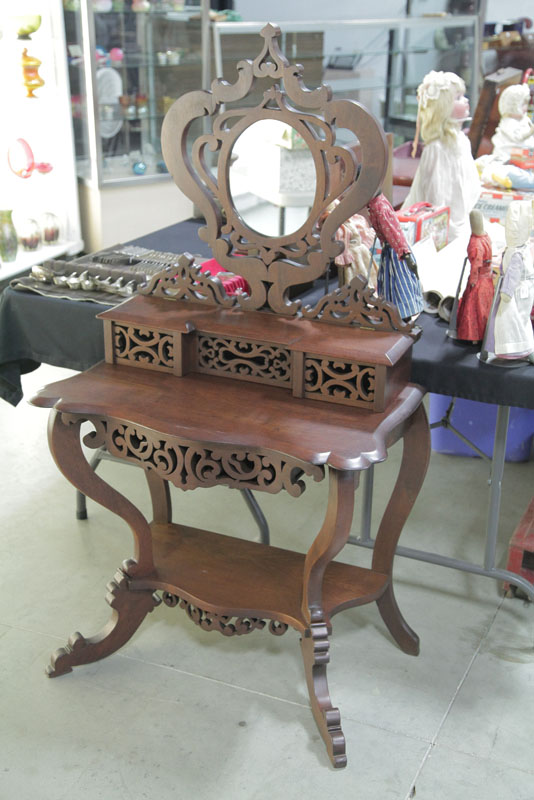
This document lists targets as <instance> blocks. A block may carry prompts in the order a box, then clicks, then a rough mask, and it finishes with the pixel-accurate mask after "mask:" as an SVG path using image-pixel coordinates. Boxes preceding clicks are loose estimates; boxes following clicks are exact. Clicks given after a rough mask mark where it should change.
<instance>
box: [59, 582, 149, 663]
mask: <svg viewBox="0 0 534 800" xmlns="http://www.w3.org/2000/svg"><path fill="white" fill-rule="evenodd" d="M129 583H130V582H129V580H128V578H127V576H126V575H125V574H124V573H123V572H121V570H118V571H117V573H116V574H115V577H114V580H112V581H111V582H110V583H108V585H107V589H108V594H107V595H106V601H107V602H108V604H109V605H110V606H111V608H112V609H113V614H112V615H111V619H110V620H109V622H107V624H106V625H105V626H104V627H103V628H102V630H101V631H100V632H99V633H97V634H96V636H91V637H90V638H89V639H86V638H85V637H84V636H82V634H81V633H74V634H73V635H72V636H71V637H70V639H69V641H68V643H67V646H66V647H60V648H59V650H56V652H55V653H54V654H53V656H52V659H51V662H50V665H49V666H48V667H47V670H46V672H47V675H48V676H49V677H50V678H56V677H57V676H58V675H64V674H65V673H67V672H72V668H73V667H77V666H79V665H80V664H90V663H91V662H92V661H99V660H100V659H101V658H105V657H106V656H109V655H111V653H114V652H115V651H116V650H118V649H119V648H120V647H122V645H123V644H126V642H127V641H128V640H129V639H130V638H131V637H132V636H133V634H134V633H135V631H136V630H137V628H138V627H139V625H140V624H141V622H142V621H143V620H144V618H145V617H146V615H147V614H148V613H149V612H150V611H152V609H153V608H154V607H155V606H157V605H158V603H160V602H161V601H160V599H159V597H158V596H157V595H156V594H153V593H152V592H150V591H142V592H133V591H131V590H130V588H129Z"/></svg>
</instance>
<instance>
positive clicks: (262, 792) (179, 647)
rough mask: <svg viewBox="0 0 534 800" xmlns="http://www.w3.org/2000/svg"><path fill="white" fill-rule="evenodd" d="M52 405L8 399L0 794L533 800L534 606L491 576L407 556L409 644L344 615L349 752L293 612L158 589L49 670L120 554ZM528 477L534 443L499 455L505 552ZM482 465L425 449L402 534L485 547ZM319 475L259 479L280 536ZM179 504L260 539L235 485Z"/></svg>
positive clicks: (380, 477) (33, 379)
mask: <svg viewBox="0 0 534 800" xmlns="http://www.w3.org/2000/svg"><path fill="white" fill-rule="evenodd" d="M65 373H66V371H64V370H56V369H53V368H51V367H41V368H40V369H39V370H38V371H37V372H36V373H33V374H31V375H28V376H27V377H26V378H25V392H26V395H27V396H28V395H30V394H31V392H32V390H33V389H35V388H37V387H39V386H40V385H41V384H42V383H44V382H49V381H51V380H56V379H59V378H60V377H63V376H64V375H65ZM46 420H47V412H46V411H44V410H40V409H35V408H31V407H30V406H28V405H27V404H26V403H24V402H23V403H21V404H20V406H19V407H18V408H16V409H13V408H11V407H10V406H7V405H6V404H5V403H3V404H2V407H1V409H0V431H1V439H2V443H3V451H4V452H3V464H2V475H1V477H2V521H3V522H4V525H3V532H2V536H1V538H0V550H1V556H2V557H1V560H0V571H1V580H0V676H1V678H2V682H1V685H2V693H1V696H0V798H1V800H7V798H10V799H11V798H16V800H30V798H31V800H36V799H37V800H63V798H67V797H75V798H77V800H97V798H103V799H104V800H117V799H118V800H121V798H131V799H132V800H141V798H149V799H150V800H152V799H153V798H154V800H156V798H157V800H171V798H172V800H182V799H183V800H189V798H193V797H198V798H202V799H203V800H204V799H205V800H211V798H213V799H215V798H217V799H220V798H225V799H226V798H229V799H231V800H241V799H242V798H243V799H245V798H246V800H251V799H254V800H256V799H261V800H262V799H263V798H275V799H278V798H283V799H284V800H286V798H299V800H300V798H302V797H305V798H306V800H315V799H317V800H319V798H321V800H324V798H337V800H340V799H342V800H345V798H347V800H348V799H349V798H350V799H351V800H352V798H362V800H363V799H365V800H386V799H387V798H392V799H394V800H405V798H409V797H413V796H414V787H415V795H416V797H417V798H419V799H420V800H421V799H422V798H424V800H455V798H464V797H465V798H469V800H489V799H490V798H496V799H497V798H498V800H501V799H502V798H506V800H508V798H514V800H527V799H528V800H533V798H534V758H533V744H532V742H533V739H532V725H533V722H534V631H533V620H534V616H533V613H534V609H533V607H532V605H530V604H527V603H524V602H523V601H521V600H519V599H509V598H508V599H504V598H503V596H502V593H501V588H500V586H498V585H497V583H496V582H494V581H492V580H490V579H487V578H481V577H475V576H473V575H467V574H465V573H458V572H454V571H451V570H446V569H444V568H442V567H437V566H432V565H429V564H423V563H420V562H415V561H410V560H407V559H401V558H398V559H397V561H396V566H395V576H396V586H397V596H398V601H399V605H400V606H401V608H402V610H403V612H404V614H405V616H406V618H407V619H408V621H409V622H410V624H411V625H412V626H413V627H414V629H415V630H416V631H417V632H418V633H419V635H420V637H421V655H420V656H419V657H418V658H412V657H409V656H406V655H404V654H403V653H402V652H400V651H399V649H398V648H397V647H396V646H395V645H394V643H393V642H392V640H391V639H390V637H389V635H388V634H387V632H386V631H385V628H384V625H383V624H382V621H381V619H380V617H379V614H378V612H377V610H376V608H375V607H373V606H371V605H370V606H366V607H364V608H362V609H351V610H349V611H346V612H344V613H342V614H340V615H339V616H338V617H336V618H335V624H334V637H333V644H332V649H331V664H330V667H329V681H330V690H331V695H332V698H333V702H334V704H337V705H339V707H340V710H341V714H342V721H343V728H344V731H345V734H346V738H347V751H348V759H349V764H348V767H347V768H346V769H345V770H340V771H334V770H332V769H331V768H330V766H329V762H328V760H327V758H326V755H325V752H324V748H323V745H322V741H321V740H320V738H319V736H318V733H317V730H316V728H315V724H314V722H313V718H312V715H311V712H310V710H309V707H308V699H307V692H306V686H305V681H304V678H303V672H302V669H301V663H300V650H299V646H298V637H297V634H296V633H295V632H294V631H291V630H290V631H288V633H287V634H286V635H285V636H283V637H279V638H278V637H276V638H275V637H273V636H271V635H269V634H268V633H264V632H263V631H262V632H258V633H255V634H254V635H252V636H249V637H234V638H232V639H228V638H225V637H222V636H218V635H216V634H208V633H205V632H203V631H201V630H199V629H198V628H197V627H196V626H195V625H193V624H192V623H191V622H190V621H189V620H188V619H187V618H186V617H185V615H184V613H183V612H181V611H177V610H175V609H169V608H166V607H163V608H162V607H159V608H157V609H156V610H155V611H154V612H153V613H152V614H151V615H150V616H149V617H148V618H147V619H146V620H145V621H144V623H143V625H142V626H141V628H140V629H139V631H138V632H137V634H136V635H135V636H134V637H133V639H132V640H131V641H130V642H129V643H128V645H126V646H125V647H124V648H123V650H122V651H121V652H120V653H118V654H115V655H113V656H111V657H110V658H108V659H106V660H104V661H101V662H100V663H97V664H93V665H89V666H85V667H81V668H77V669H75V670H74V672H73V673H71V674H69V675H66V676H64V677H61V678H58V679H55V680H49V679H48V678H46V677H45V674H44V667H45V665H46V663H47V660H48V655H49V653H50V652H51V651H53V650H54V649H55V648H57V647H58V646H61V645H62V644H64V643H65V642H66V639H67V638H68V636H69V635H70V634H71V633H72V632H74V631H76V630H80V631H81V632H82V633H84V634H85V635H91V634H93V633H96V632H97V631H98V630H99V628H100V627H101V625H102V624H103V623H104V622H105V621H106V620H107V618H108V616H109V608H108V606H107V605H106V603H105V601H104V594H105V585H106V583H107V581H108V580H109V579H110V578H111V577H112V576H113V574H114V571H115V569H116V567H118V566H119V565H120V563H121V562H122V560H123V559H124V558H125V557H127V556H129V555H131V542H130V534H129V532H128V530H127V528H126V526H125V524H124V523H123V522H122V521H120V520H118V519H117V518H115V517H114V516H113V515H112V514H110V513H109V512H107V511H105V510H104V509H102V508H100V507H98V506H95V505H94V504H92V503H91V504H90V505H89V519H88V520H87V521H83V522H82V521H77V520H76V519H75V515H74V491H73V489H72V487H71V486H70V485H69V484H68V483H67V482H66V481H65V480H64V478H63V477H62V476H61V475H60V474H59V472H58V471H57V469H56V467H55V465H54V464H53V462H52V459H51V456H50V455H49V452H48V448H47V443H46ZM398 456H399V454H398V452H397V451H396V449H395V448H394V449H393V451H392V454H391V457H390V459H389V461H388V462H387V463H386V464H384V465H381V466H380V467H379V468H378V469H377V473H376V484H377V489H376V503H375V509H376V512H377V513H378V512H379V511H380V509H381V507H382V506H383V502H384V498H385V496H386V494H387V491H388V490H389V488H390V486H391V481H392V479H393V475H394V473H395V468H396V466H397V463H398ZM101 472H102V474H103V475H104V476H105V477H106V478H108V479H109V480H110V481H112V482H113V484H114V485H116V486H118V487H119V488H120V489H121V490H122V491H123V492H124V493H125V494H127V495H128V496H130V497H133V498H142V504H141V505H142V507H143V509H145V510H146V511H147V513H148V507H147V502H146V500H147V497H146V495H147V493H146V490H145V486H144V480H143V474H142V472H141V470H139V469H137V468H133V467H128V466H117V465H115V464H112V463H110V462H105V463H103V464H102V465H101ZM533 477H534V462H532V461H531V462H528V463H525V464H508V465H507V468H506V472H505V480H504V503H503V507H502V525H501V535H500V544H499V557H500V561H501V563H504V562H505V560H506V548H507V543H508V540H509V538H510V536H511V534H512V532H513V530H514V527H515V526H516V524H517V522H518V520H519V518H520V516H521V514H522V513H523V511H524V509H525V507H526V504H527V502H528V500H529V499H530V497H531V496H532V486H533ZM486 481H487V470H486V468H485V466H484V465H483V464H482V463H481V462H480V460H478V459H471V458H459V457H455V456H445V455H440V454H436V453H435V454H433V456H432V461H431V466H430V470H429V474H428V477H427V480H426V483H425V486H424V487H423V491H422V493H421V496H420V499H419V500H418V502H417V505H416V507H415V509H414V512H413V514H412V517H411V518H410V521H409V524H408V526H407V530H406V531H405V533H404V535H403V540H402V541H403V543H404V544H407V545H410V546H412V547H425V548H436V549H438V548H439V549H440V550H441V551H442V552H444V553H447V554H450V555H453V556H455V557H460V558H464V557H470V558H473V557H474V558H480V557H481V553H482V551H483V535H484V526H485V517H486V492H487V485H486ZM325 489H326V484H325V482H323V483H322V484H317V485H310V486H309V488H308V490H307V491H306V493H305V494H304V496H303V497H302V498H301V499H299V500H295V499H292V498H291V497H289V496H282V495H278V496H274V497H271V496H265V497H263V496H262V497H260V500H261V501H262V506H263V508H264V510H265V513H266V515H267V517H268V519H269V522H270V525H271V529H272V538H273V543H275V544H278V545H281V546H287V547H291V548H294V549H305V548H306V547H307V546H308V545H309V542H310V539H311V537H312V535H313V534H314V533H315V532H316V531H317V530H318V526H319V524H320V522H321V520H322V508H323V503H324V498H325ZM199 501H200V502H199ZM174 505H175V509H176V514H175V517H178V516H180V517H181V519H182V520H183V521H185V522H188V523H189V524H192V525H198V526H201V527H212V528H214V529H218V530H220V531H221V532H224V533H230V534H235V533H236V532H237V535H241V531H242V530H243V529H244V530H245V531H247V530H250V535H251V536H252V537H254V536H255V535H256V532H255V531H254V528H253V526H252V525H251V524H250V519H249V515H248V511H247V510H246V508H245V506H244V504H243V502H242V500H241V498H240V497H239V495H237V494H236V493H234V492H232V491H230V490H228V489H215V490H210V491H204V492H202V491H200V490H199V491H197V492H188V493H185V494H181V493H178V491H177V490H175V493H174ZM356 529H357V523H356V522H355V527H354V530H355V531H356ZM369 555H370V554H369V553H368V552H367V551H364V550H361V549H360V548H355V547H350V546H348V547H347V548H345V551H344V552H343V555H342V558H343V559H344V560H348V561H351V562H353V563H361V564H366V563H367V562H368V559H369Z"/></svg>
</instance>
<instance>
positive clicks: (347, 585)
mask: <svg viewBox="0 0 534 800" xmlns="http://www.w3.org/2000/svg"><path fill="white" fill-rule="evenodd" d="M151 528H152V535H153V543H154V562H155V565H156V571H155V572H154V573H153V574H152V575H149V576H146V577H143V578H134V579H132V580H131V583H130V588H131V590H132V591H136V590H139V591H140V590H146V589H150V590H156V589H162V590H164V591H166V592H170V593H171V594H175V595H178V596H179V597H180V598H182V599H185V600H187V601H188V602H190V603H192V604H194V605H195V606H197V607H198V608H201V609H203V610H206V611H210V612H213V613H217V614H225V615H228V616H238V617H241V616H248V617H256V618H263V617H266V618H269V619H276V620H279V621H280V622H285V623H286V624H288V625H291V626H292V627H294V628H296V629H297V630H300V631H303V630H304V629H305V628H306V627H307V626H308V623H307V621H306V619H305V618H304V616H303V614H302V610H301V603H302V580H303V573H304V561H305V558H306V556H305V554H303V553H297V552H294V551H292V550H284V549H282V548H279V547H271V546H269V545H264V544H259V543H257V542H251V541H247V540H243V539H237V538H235V537H232V536H224V535H222V534H219V533H213V532H212V531H205V530H200V529H197V528H190V527H187V526H182V525H174V524H166V525H161V524H154V523H153V524H152V526H151ZM388 584H389V576H388V575H384V574H382V573H379V572H374V571H373V570H370V569H365V568H362V567H355V566H352V565H350V564H343V563H341V562H337V561H333V562H331V563H330V564H329V565H328V567H327V569H326V572H325V576H324V581H323V607H324V610H325V612H326V614H327V615H328V616H332V615H333V614H335V613H337V612H338V611H342V610H343V609H344V608H350V607H352V606H357V605H363V604H364V603H369V602H371V601H373V600H376V599H377V598H379V597H380V596H381V595H382V594H383V592H384V591H385V589H386V588H387V586H388Z"/></svg>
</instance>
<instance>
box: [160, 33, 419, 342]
mask: <svg viewBox="0 0 534 800" xmlns="http://www.w3.org/2000/svg"><path fill="white" fill-rule="evenodd" d="M280 34H281V31H280V28H278V27H277V26H274V25H271V24H268V25H266V26H265V27H264V28H263V30H262V31H261V36H262V38H263V40H264V41H263V47H262V50H261V52H260V53H259V55H258V56H257V57H256V58H255V59H254V61H250V60H243V61H239V62H238V64H237V76H238V77H237V80H236V82H235V83H233V84H230V83H228V82H226V81H224V80H222V79H217V80H215V81H213V83H212V86H211V90H210V91H203V90H199V91H194V92H189V93H187V94H185V95H183V96H182V97H180V98H179V99H178V100H176V102H175V103H174V104H173V105H172V106H171V108H170V109H169V111H168V112H167V115H166V116H165V119H164V121H163V126H162V135H161V143H162V150H163V156H164V158H165V162H166V164H167V167H168V169H169V172H170V173H171V175H172V177H173V179H174V181H175V183H176V185H177V186H178V188H179V189H181V191H182V192H183V193H184V194H185V195H186V196H187V197H189V198H190V199H191V200H192V201H193V203H194V204H195V206H196V207H197V208H198V209H199V211H200V212H201V213H202V215H203V216H204V218H205V220H206V224H205V226H202V227H201V228H200V229H199V236H200V238H201V239H202V240H203V241H205V242H207V243H208V244H209V246H210V248H211V250H212V253H213V256H214V258H215V259H216V260H217V261H218V263H219V264H220V265H221V266H222V267H223V268H224V269H227V270H228V271H230V272H234V273H236V274H239V275H242V276H243V277H244V278H245V279H246V281H247V282H248V284H249V286H250V293H249V294H247V295H242V296H240V297H239V298H238V299H232V300H231V301H230V302H231V303H232V304H233V305H234V306H238V307H239V308H241V309H243V310H247V311H252V310H257V309H270V310H272V311H274V312H275V313H278V314H284V315H289V316H292V315H299V316H305V317H307V318H309V319H316V320H321V321H325V322H332V323H337V324H351V325H355V326H362V327H370V328H374V329H378V330H398V331H402V332H403V333H411V329H412V327H413V325H412V324H411V323H405V322H403V321H402V319H401V318H400V316H399V314H398V311H397V309H396V308H395V307H394V306H393V305H392V304H390V303H387V302H386V301H385V300H382V299H381V298H379V297H377V296H376V295H375V294H374V293H373V291H372V290H371V289H369V288H367V287H366V284H365V282H364V281H363V280H362V279H361V278H358V277H356V278H354V279H353V280H352V281H351V283H350V284H348V285H347V286H344V287H342V288H340V289H336V290H334V291H333V292H331V293H330V294H329V295H325V296H324V297H323V298H321V300H320V301H319V302H318V303H317V305H316V306H315V307H314V308H310V307H303V306H302V303H301V301H300V300H291V299H290V298H289V290H290V289H292V287H298V286H299V285H303V284H309V283H311V282H313V281H314V280H316V279H317V278H319V277H321V276H322V275H324V274H325V272H326V270H327V269H329V267H330V265H331V263H332V261H333V260H334V259H335V257H336V256H338V255H339V254H340V252H341V250H342V247H343V246H342V244H341V243H340V242H338V241H336V240H335V234H336V231H337V230H338V228H339V227H340V225H342V224H343V223H344V222H345V221H346V220H347V219H348V218H349V217H350V216H352V215H353V214H355V213H357V212H358V211H360V210H361V209H362V208H363V207H364V206H366V205H367V204H368V203H369V201H370V200H371V199H372V198H373V197H375V196H376V195H377V194H378V193H379V191H380V187H381V185H382V181H383V179H384V176H385V173H386V167H387V160H388V151H387V143H386V138H385V135H384V131H383V129H382V127H381V125H380V123H379V122H378V120H377V119H376V118H375V117H374V116H373V115H372V114H371V113H370V112H369V111H367V109H365V108H364V107H363V106H362V105H360V104H359V103H358V102H356V101H354V100H335V99H333V98H332V90H331V89H330V87H329V86H326V85H321V86H320V87H318V88H317V89H308V88H307V87H306V86H305V84H304V83H303V80H302V72H303V68H302V67H301V66H300V65H298V64H290V63H289V62H288V60H287V59H286V58H285V56H284V55H283V53H282V52H281V51H280V48H279V44H278V39H279V37H280ZM262 79H263V80H265V79H268V81H269V86H268V88H267V89H266V90H265V91H264V92H263V98H262V99H261V101H260V102H259V104H257V105H256V106H252V107H251V106H242V105H239V103H240V101H242V100H243V99H244V98H246V97H247V95H248V94H249V92H250V91H251V89H252V88H253V86H255V84H256V83H257V81H258V80H260V81H261V80H262ZM273 80H275V81H276V83H274V85H273V83H272V82H273ZM282 86H283V88H282ZM236 104H237V105H236ZM265 119H268V120H279V121H280V122H283V123H285V124H286V125H290V126H291V127H292V128H294V129H295V130H296V131H297V133H298V134H299V135H300V136H301V137H302V139H303V141H304V142H305V144H306V145H307V147H308V148H309V150H310V152H311V154H312V157H313V162H314V165H315V171H316V188H315V197H314V201H313V205H312V208H311V211H310V213H309V216H308V218H307V219H306V221H305V223H304V224H303V225H301V226H300V228H298V229H297V230H296V231H293V232H292V233H289V234H285V235H283V236H278V237H273V236H266V235H264V234H262V233H260V232H258V231H256V230H254V229H253V228H252V227H250V226H249V225H247V224H246V222H245V221H244V219H243V218H242V216H241V215H240V214H239V212H238V211H237V209H236V208H235V205H234V202H233V199H232V195H231V190H230V164H231V156H232V149H233V147H234V144H235V142H236V141H237V139H238V138H239V136H240V135H241V133H243V131H245V130H247V129H248V128H249V127H250V126H251V125H253V124H254V123H255V122H258V121H260V120H265ZM198 120H202V124H203V126H204V130H205V131H206V128H207V127H210V130H208V131H207V132H205V133H203V134H201V135H200V136H198V138H197V139H196V140H195V142H194V143H193V147H192V152H191V155H190V154H189V152H188V146H187V143H188V136H189V134H190V131H191V126H192V125H193V124H194V123H195V122H196V121H198ZM210 123H211V124H210ZM338 129H345V130H348V131H350V132H351V133H352V134H353V136H354V146H351V145H350V144H343V143H340V142H338V141H337V139H336V134H337V130H338ZM356 149H357V151H358V159H357V158H356V154H355V151H356ZM210 154H217V156H218V157H217V163H216V168H215V169H213V170H212V169H211V168H210V164H211V160H212V159H211V156H210ZM334 200H338V201H339V202H338V204H337V205H336V207H335V208H334V209H333V210H332V211H331V212H330V213H326V212H327V209H328V207H329V206H330V204H331V203H332V202H333V201H334ZM321 218H322V219H323V220H324V221H322V223H321V224H319V221H320V220H321ZM182 267H183V269H185V270H186V271H190V273H191V274H190V276H189V294H190V295H191V297H192V299H194V296H195V294H196V289H197V285H196V284H195V275H198V271H197V270H196V268H195V267H192V266H191V265H190V263H188V264H185V263H184V264H183V265H182ZM202 280H203V281H204V282H205V280H206V279H205V277H204V278H202ZM211 280H212V281H214V282H217V281H216V279H211ZM176 287H177V281H176V278H175V277H174V276H171V275H170V273H169V275H168V276H167V278H166V279H164V278H163V276H159V282H158V281H154V280H153V281H152V282H151V284H150V286H148V287H147V290H146V293H156V294H160V295H161V296H168V297H171V296H175V297H176V291H177V288H176ZM198 288H200V287H198ZM180 291H181V290H180ZM180 291H179V292H178V293H179V294H180ZM200 299H201V298H200V296H199V298H198V300H200ZM226 300H227V301H228V300H229V298H226ZM216 302H219V301H216ZM224 304H225V305H226V304H227V302H225V303H224Z"/></svg>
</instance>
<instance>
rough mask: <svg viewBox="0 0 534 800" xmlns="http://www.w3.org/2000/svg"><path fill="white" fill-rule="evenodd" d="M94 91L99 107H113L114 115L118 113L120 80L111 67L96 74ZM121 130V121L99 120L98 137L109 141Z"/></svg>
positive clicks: (120, 91) (120, 92)
mask: <svg viewBox="0 0 534 800" xmlns="http://www.w3.org/2000/svg"><path fill="white" fill-rule="evenodd" d="M96 91H97V97H98V103H99V105H100V106H102V105H107V106H113V108H114V109H115V114H116V115H118V114H119V113H120V108H121V107H120V105H119V97H120V96H121V94H122V78H121V76H120V75H119V73H118V72H117V70H116V69H113V67H102V68H101V69H99V70H97V73H96ZM121 128H122V119H101V120H100V135H101V136H102V137H103V138H104V139H111V137H112V136H115V135H116V134H117V133H118V132H119V131H120V129H121Z"/></svg>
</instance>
